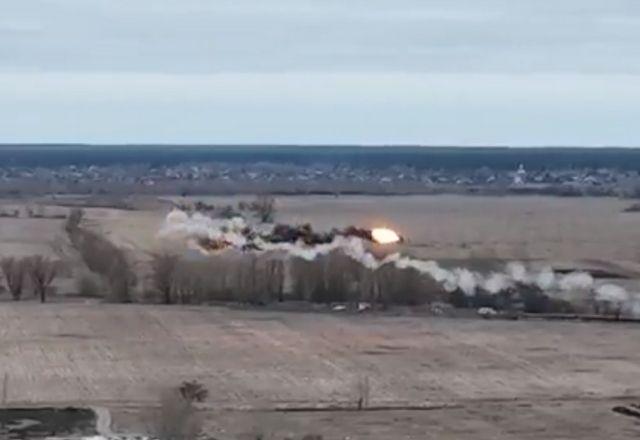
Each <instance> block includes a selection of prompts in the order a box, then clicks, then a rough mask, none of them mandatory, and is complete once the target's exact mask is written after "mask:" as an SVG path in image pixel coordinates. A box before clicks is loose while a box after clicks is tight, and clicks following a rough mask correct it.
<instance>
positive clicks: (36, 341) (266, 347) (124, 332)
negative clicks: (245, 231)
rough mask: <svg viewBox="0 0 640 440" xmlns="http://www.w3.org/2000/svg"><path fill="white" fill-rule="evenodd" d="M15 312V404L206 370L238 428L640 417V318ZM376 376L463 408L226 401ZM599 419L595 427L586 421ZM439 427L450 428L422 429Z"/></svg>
mask: <svg viewBox="0 0 640 440" xmlns="http://www.w3.org/2000/svg"><path fill="white" fill-rule="evenodd" d="M0 322H2V323H3V325H2V327H1V330H0V344H1V350H0V374H4V373H7V374H9V392H8V403H9V404H10V405H36V404H55V405H66V404H73V405H103V406H107V407H111V408H114V409H119V410H121V411H122V410H123V408H127V407H129V408H133V409H136V408H137V409H138V410H139V409H140V408H145V407H149V406H151V405H154V403H155V402H156V401H157V398H158V395H159V394H160V392H161V390H162V389H164V388H165V387H167V386H170V385H174V384H178V383H179V382H180V381H182V380H191V379H197V380H199V381H201V382H202V383H204V384H205V385H206V386H207V387H208V388H209V390H210V391H211V398H210V400H209V402H208V407H210V408H215V409H216V410H218V411H221V412H222V414H221V415H220V414H219V415H218V416H215V414H216V413H211V414H212V416H211V420H210V423H212V424H215V426H217V427H218V428H217V429H221V427H224V426H226V425H228V426H229V428H228V429H231V427H232V426H235V430H236V431H237V432H240V431H242V430H243V429H248V424H247V423H243V424H240V425H237V424H235V422H234V420H238V419H239V418H242V417H245V418H252V417H258V418H259V417H266V418H267V419H269V420H274V418H275V419H276V420H277V419H278V418H280V419H282V420H284V421H283V422H281V423H280V424H276V425H277V426H278V427H280V428H281V429H285V428H286V429H294V428H295V427H296V426H298V428H297V429H298V430H301V429H302V428H305V429H315V430H320V431H322V432H324V431H327V434H331V433H335V434H337V431H338V430H341V429H342V430H344V431H343V432H345V435H348V434H354V435H355V436H354V437H350V438H372V439H385V438H391V437H389V435H391V433H394V434H395V435H398V436H399V435H409V437H395V438H536V435H534V434H536V433H537V434H538V435H541V434H542V433H544V432H546V433H553V434H554V435H553V436H552V437H548V436H546V435H544V436H543V437H544V438H598V437H597V436H594V433H597V434H602V433H603V432H609V433H613V432H620V431H617V430H618V429H620V427H621V426H623V427H626V428H625V429H628V430H629V429H632V428H633V424H632V421H633V420H627V418H626V417H623V416H620V415H617V414H614V413H612V412H611V411H610V410H611V407H612V406H613V405H614V404H615V403H616V402H618V401H622V400H627V399H636V401H638V400H640V382H639V381H638V380H637V378H638V377H640V351H638V349H637V348H638V344H637V336H638V327H637V326H635V325H633V324H622V323H619V324H611V323H588V324H587V323H575V322H543V321H498V320H495V321H493V320H489V321H487V320H475V319H445V318H419V317H385V316H373V315H371V316H366V315H360V316H342V315H335V314H304V313H284V312H268V311H240V310H228V309H223V308H213V307H177V306H175V307H161V306H136V305H105V304H95V305H81V304H48V305H46V306H41V305H39V304H33V303H31V304H2V305H1V306H0ZM364 376H366V377H368V378H369V381H370V384H371V399H370V404H371V405H372V406H377V405H392V406H396V405H397V406H402V405H424V406H430V405H436V406H437V405H443V404H444V405H453V406H455V408H449V409H438V410H432V411H400V414H397V413H396V412H393V411H384V412H372V413H369V412H367V413H366V414H360V413H358V414H356V413H353V412H346V413H341V412H334V413H312V412H308V413H287V414H280V413H278V414H273V413H268V414H262V415H260V414H258V415H256V414H255V413H246V412H236V411H231V412H228V411H222V410H224V409H227V410H231V409H236V410H237V409H247V408H262V409H273V408H276V407H300V406H305V407H318V406H327V405H341V406H345V407H349V406H353V405H354V402H355V400H356V398H357V393H356V392H355V387H356V383H357V381H358V379H359V378H360V377H364ZM117 414H118V412H116V418H117ZM122 414H124V415H122V416H121V417H122V418H121V421H120V423H121V424H126V420H127V418H126V417H125V415H126V412H123V413H122ZM584 415H592V417H593V418H591V419H584V418H583V416H584ZM305 420H308V424H307V423H305V422H304V421H305ZM329 421H330V423H329ZM383 421H387V422H384V423H383ZM273 423H275V422H273ZM380 423H382V425H380ZM596 423H597V424H598V426H600V428H599V429H598V430H597V431H593V432H591V433H589V432H588V431H586V430H585V429H581V428H580V426H583V425H584V426H592V427H593V426H595V425H596ZM225 424H226V425H225ZM581 424H582V425H581ZM394 426H395V427H394ZM570 427H573V428H571V429H569V428H570ZM427 429H429V430H430V431H429V432H431V434H434V433H446V436H444V437H436V436H432V437H428V436H427V437H420V436H418V433H419V432H420V431H421V430H424V432H426V430H427ZM544 429H546V430H547V431H544V432H543V431H540V430H544ZM323 430H324V431H323ZM500 432H502V435H501V436H498V435H497V433H500ZM524 432H527V435H526V436H525V435H520V434H523V433H524ZM629 432H630V431H629ZM635 432H636V433H638V431H635ZM472 433H474V435H475V434H478V435H476V436H471V434H472ZM431 434H430V435H431ZM560 434H562V435H560ZM569 434H571V436H569ZM332 435H333V434H332ZM492 435H493V436H492ZM565 435H566V437H565ZM329 438H342V437H329ZM538 438H539V437H538ZM600 438H602V437H600ZM620 438H623V437H620Z"/></svg>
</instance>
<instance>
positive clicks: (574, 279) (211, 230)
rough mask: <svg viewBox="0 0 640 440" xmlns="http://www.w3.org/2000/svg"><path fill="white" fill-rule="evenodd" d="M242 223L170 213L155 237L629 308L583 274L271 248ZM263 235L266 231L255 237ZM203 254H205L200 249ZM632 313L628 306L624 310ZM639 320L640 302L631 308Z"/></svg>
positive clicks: (609, 287) (293, 246) (327, 248)
mask: <svg viewBox="0 0 640 440" xmlns="http://www.w3.org/2000/svg"><path fill="white" fill-rule="evenodd" d="M247 227H248V225H247V223H246V222H245V221H244V219H242V218H240V217H237V218H232V219H229V220H224V219H212V218H209V217H207V216H205V215H202V214H199V213H195V214H193V215H188V214H186V213H185V212H183V211H179V210H173V211H172V212H171V213H169V215H168V216H167V218H166V221H165V224H164V226H163V227H162V229H161V230H160V231H159V234H158V235H159V237H162V238H174V239H176V238H177V239H180V240H183V241H184V242H187V243H189V244H190V245H192V246H193V245H195V246H198V241H199V240H201V239H209V240H219V241H223V242H224V243H225V246H229V247H235V248H243V247H244V246H247V245H249V244H252V245H254V247H253V248H252V249H258V250H260V251H282V252H285V253H286V254H287V255H289V256H292V257H299V258H303V259H305V260H309V261H311V260H314V259H315V258H317V257H318V256H320V255H326V254H328V253H330V252H331V251H334V250H338V249H339V250H341V251H342V252H344V253H345V254H346V255H347V256H349V257H350V258H352V259H353V260H356V261H358V262H359V263H360V264H362V265H363V266H364V267H366V268H368V269H372V270H375V269H377V268H379V267H381V266H383V265H386V264H394V265H395V266H396V267H397V268H399V269H406V268H412V269H415V270H417V271H419V272H421V273H423V274H427V275H429V276H430V277H431V278H433V279H434V280H435V281H436V282H437V283H439V284H440V285H442V287H443V288H444V289H445V290H446V291H448V292H454V291H456V290H460V291H462V292H464V294H465V295H467V296H473V295H475V294H476V293H477V292H478V291H479V290H482V291H484V292H487V293H490V294H498V293H500V292H504V291H506V290H507V289H510V288H513V287H516V286H518V285H520V286H531V287H536V288H539V289H541V290H542V291H544V292H547V293H553V292H568V293H572V292H579V291H594V293H595V297H596V299H597V300H602V301H618V302H620V303H621V304H622V303H625V304H626V303H628V302H629V300H630V296H629V294H628V293H627V291H626V290H625V289H624V288H622V287H620V286H617V285H613V284H606V285H602V286H599V287H596V286H595V284H594V279H593V277H592V276H591V275H590V274H589V273H587V272H571V273H567V274H558V273H555V272H553V270H552V269H551V268H550V267H544V268H542V269H541V270H536V271H532V270H530V269H529V268H527V267H526V266H525V265H524V264H522V263H520V262H510V263H508V264H507V265H506V267H505V269H504V271H503V272H492V273H489V274H487V275H485V274H482V273H479V272H476V271H472V270H469V269H467V268H454V269H447V268H444V267H442V266H440V264H438V262H436V261H433V260H428V261H427V260H420V259H416V258H412V257H408V256H403V255H401V254H399V253H393V254H390V255H387V256H386V257H383V258H377V257H376V256H374V255H373V254H372V253H371V252H369V251H368V250H367V248H366V246H365V244H364V242H363V240H362V239H360V238H358V237H353V236H342V235H336V236H335V237H334V238H333V240H332V241H331V242H329V243H322V244H315V245H305V244H304V243H302V242H296V243H289V242H276V243H274V242H270V241H268V240H266V239H265V238H263V236H261V235H260V233H257V234H252V235H251V239H248V238H247V234H246V231H247ZM257 232H264V233H268V232H269V231H268V230H264V231H257ZM201 250H202V251H203V252H205V253H206V252H209V251H207V250H204V249H201ZM629 307H631V306H629ZM635 307H636V309H637V311H638V312H639V313H638V314H639V315H640V302H639V303H638V304H636V306H635Z"/></svg>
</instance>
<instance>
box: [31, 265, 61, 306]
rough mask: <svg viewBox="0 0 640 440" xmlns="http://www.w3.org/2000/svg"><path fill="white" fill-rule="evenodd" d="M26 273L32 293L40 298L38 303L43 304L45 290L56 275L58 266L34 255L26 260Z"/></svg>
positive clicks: (45, 295) (45, 297)
mask: <svg viewBox="0 0 640 440" xmlns="http://www.w3.org/2000/svg"><path fill="white" fill-rule="evenodd" d="M26 271H27V273H28V274H29V278H30V279H31V282H32V283H33V289H34V293H35V294H36V295H37V296H39V297H40V302H45V301H46V300H47V290H48V289H49V286H50V285H51V283H52V282H53V280H54V279H55V277H56V275H57V274H58V264H57V263H56V262H55V261H53V260H50V259H49V258H46V257H43V256H42V255H34V256H32V257H29V258H28V259H27V262H26Z"/></svg>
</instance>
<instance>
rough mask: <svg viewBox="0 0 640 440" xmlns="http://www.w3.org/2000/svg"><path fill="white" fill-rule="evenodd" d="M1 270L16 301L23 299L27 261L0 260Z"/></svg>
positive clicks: (8, 258) (11, 258)
mask: <svg viewBox="0 0 640 440" xmlns="http://www.w3.org/2000/svg"><path fill="white" fill-rule="evenodd" d="M0 269H1V270H2V274H3V275H4V279H5V281H6V283H7V288H8V289H9V292H11V296H12V298H13V299H14V300H15V301H19V300H20V298H21V297H22V288H23V286H24V278H25V260H24V259H16V258H13V257H6V258H3V259H2V260H0Z"/></svg>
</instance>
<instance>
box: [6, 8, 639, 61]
mask: <svg viewBox="0 0 640 440" xmlns="http://www.w3.org/2000/svg"><path fill="white" fill-rule="evenodd" d="M3 14H4V16H3V20H4V21H6V23H31V26H32V30H34V31H35V30H37V32H29V33H25V32H6V33H3V38H2V39H1V40H0V54H1V55H2V56H1V57H0V69H1V70H4V71H15V70H17V71H25V70H28V71H87V72H92V71H120V72H126V71H129V72H167V73H215V72H288V71H289V72H290V71H325V72H326V71H361V72H365V71H366V72H390V71H404V72H425V73H428V72H469V73H472V72H492V73H501V72H512V73H522V72H582V73H639V72H640V26H638V23H639V22H640V2H638V1H636V0H617V1H606V2H605V1H602V0H562V1H554V0H518V1H514V0H458V1H452V0H449V1H443V0H431V1H430V0H367V1H364V0H322V1H320V0H270V1H265V0H244V1H238V0H208V1H206V0H135V1H132V0H26V1H25V0H3ZM10 27H11V26H10V25H9V28H10ZM17 27H19V26H17ZM0 32H2V22H0Z"/></svg>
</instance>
